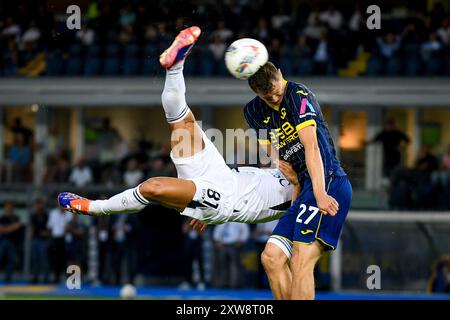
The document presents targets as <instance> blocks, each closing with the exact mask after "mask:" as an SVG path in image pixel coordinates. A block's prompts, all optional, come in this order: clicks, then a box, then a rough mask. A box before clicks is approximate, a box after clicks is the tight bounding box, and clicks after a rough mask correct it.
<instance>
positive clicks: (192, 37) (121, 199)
mask: <svg viewBox="0 0 450 320" xmlns="http://www.w3.org/2000/svg"><path fill="white" fill-rule="evenodd" d="M200 33H201V31H200V28H198V27H190V28H187V29H184V30H182V31H181V32H180V33H179V34H178V36H177V37H176V38H175V40H174V42H173V43H172V44H171V46H170V47H169V48H168V49H167V50H166V51H164V53H163V54H162V55H161V57H160V63H161V66H162V67H164V68H166V80H165V84H164V90H163V93H162V96H161V99H162V104H163V108H164V111H165V114H166V118H167V122H168V123H169V125H170V128H171V146H172V155H173V156H174V157H175V158H178V157H180V158H181V157H190V156H192V155H194V154H195V153H197V152H199V151H201V150H202V149H203V148H204V142H203V132H202V130H201V128H200V127H199V126H198V125H197V123H196V121H195V117H194V115H193V114H192V112H191V111H190V109H189V107H188V105H187V103H186V99H185V92H186V87H185V83H184V76H183V66H184V61H185V58H186V57H187V56H188V54H189V53H190V50H191V49H192V47H193V45H194V44H195V42H196V41H197V39H198V37H199V36H200ZM195 193H196V187H195V184H194V182H192V181H191V180H186V179H177V178H167V177H157V178H150V179H148V180H146V181H145V182H143V183H141V184H140V185H139V186H137V187H136V188H132V189H128V190H125V191H124V192H122V193H120V194H117V195H115V196H113V197H111V198H109V199H107V200H89V199H86V198H83V197H80V196H78V195H75V194H73V193H69V192H64V193H61V194H60V195H59V197H58V202H59V204H60V206H61V207H62V208H63V209H65V210H70V211H72V212H75V213H79V214H86V215H96V216H97V215H104V214H113V213H134V212H138V211H140V210H142V209H143V208H144V207H145V206H146V205H147V204H148V203H149V201H156V202H159V203H161V204H163V205H166V206H168V207H172V208H175V209H178V210H182V209H184V208H185V207H186V206H187V205H188V204H189V203H190V202H191V201H192V199H193V198H194V196H195Z"/></svg>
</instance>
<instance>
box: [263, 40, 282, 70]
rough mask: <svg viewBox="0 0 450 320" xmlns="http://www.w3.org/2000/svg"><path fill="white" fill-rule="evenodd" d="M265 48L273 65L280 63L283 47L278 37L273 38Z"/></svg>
mask: <svg viewBox="0 0 450 320" xmlns="http://www.w3.org/2000/svg"><path fill="white" fill-rule="evenodd" d="M267 49H268V51H269V56H270V61H272V62H273V63H274V64H275V65H280V63H281V58H282V57H283V49H282V46H281V42H280V39H278V38H273V39H272V42H271V43H270V46H269V47H268V48H267ZM285 72H286V71H285Z"/></svg>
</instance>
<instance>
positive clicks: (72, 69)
mask: <svg viewBox="0 0 450 320" xmlns="http://www.w3.org/2000/svg"><path fill="white" fill-rule="evenodd" d="M80 73H81V59H80V58H70V59H69V61H67V66H66V72H65V74H66V75H68V76H78V75H80Z"/></svg>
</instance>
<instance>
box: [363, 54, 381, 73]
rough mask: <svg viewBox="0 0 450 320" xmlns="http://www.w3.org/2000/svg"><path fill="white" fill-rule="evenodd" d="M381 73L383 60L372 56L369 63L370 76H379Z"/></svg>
mask: <svg viewBox="0 0 450 320" xmlns="http://www.w3.org/2000/svg"><path fill="white" fill-rule="evenodd" d="M380 73H381V60H380V59H378V58H376V57H372V58H370V59H369V62H368V63H367V73H366V75H368V76H378V75H380Z"/></svg>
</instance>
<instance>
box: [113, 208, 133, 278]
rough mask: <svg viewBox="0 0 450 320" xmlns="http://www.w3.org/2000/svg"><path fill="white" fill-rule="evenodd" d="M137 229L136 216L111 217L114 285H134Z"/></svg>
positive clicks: (121, 215)
mask: <svg viewBox="0 0 450 320" xmlns="http://www.w3.org/2000/svg"><path fill="white" fill-rule="evenodd" d="M137 227H138V220H137V217H136V215H130V214H120V215H115V216H114V217H113V225H112V229H113V240H114V242H113V248H114V249H113V252H114V253H113V255H114V257H113V265H114V268H113V269H114V272H115V275H116V276H115V284H116V285H121V284H125V283H134V278H135V277H136V273H137V241H136V240H137V234H138V232H137ZM124 275H125V278H123V276H124Z"/></svg>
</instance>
